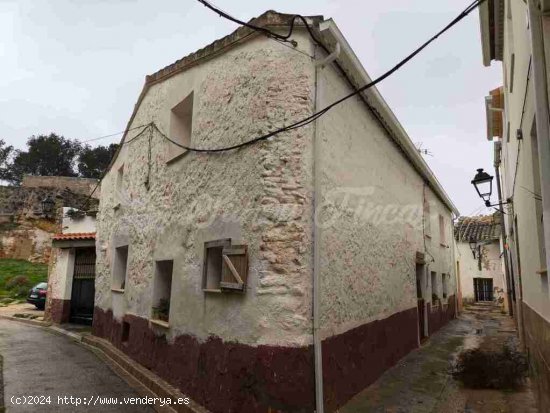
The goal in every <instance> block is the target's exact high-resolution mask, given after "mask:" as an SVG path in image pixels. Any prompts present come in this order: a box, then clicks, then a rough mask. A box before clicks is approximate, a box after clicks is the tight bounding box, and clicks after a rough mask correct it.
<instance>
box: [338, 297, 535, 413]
mask: <svg viewBox="0 0 550 413" xmlns="http://www.w3.org/2000/svg"><path fill="white" fill-rule="evenodd" d="M505 342H507V343H510V344H511V345H512V346H517V345H518V339H517V336H516V330H515V326H514V323H513V320H512V319H511V318H510V317H508V316H506V315H504V314H501V312H500V309H498V308H497V307H495V306H493V305H492V304H475V305H473V306H470V307H468V308H465V309H464V311H463V313H462V314H461V316H460V317H459V318H458V319H457V320H454V321H452V322H450V323H449V324H448V325H447V326H445V327H443V328H442V329H441V330H440V331H439V332H437V333H436V334H435V335H433V336H432V337H431V338H430V339H429V340H428V341H427V342H426V343H425V344H424V345H423V346H422V347H421V348H420V349H418V350H416V351H413V352H412V353H411V354H409V355H408V356H407V357H405V358H404V359H403V360H401V362H400V363H399V364H398V365H397V366H395V367H394V368H392V369H390V370H388V371H387V372H386V373H385V374H384V375H382V377H380V378H379V379H378V380H377V381H376V382H375V383H374V384H373V385H371V386H369V387H368V388H367V389H365V390H364V391H363V392H361V393H359V394H358V395H357V396H355V397H354V398H353V399H352V400H350V402H349V403H347V404H346V405H345V406H344V407H343V408H341V409H340V410H339V413H463V412H464V413H537V412H538V410H537V408H536V402H535V398H534V395H533V393H532V392H531V388H530V383H529V382H528V383H527V384H526V386H524V388H522V389H521V390H519V391H500V390H473V389H466V388H464V387H462V386H461V384H460V383H458V382H457V381H456V380H455V379H454V378H453V377H452V375H451V369H452V365H453V362H454V361H455V359H456V357H457V355H458V354H459V353H460V352H461V351H463V350H468V349H473V348H476V347H480V348H482V349H487V350H489V349H494V350H496V349H497V348H499V347H502V345H503V344H504V343H505Z"/></svg>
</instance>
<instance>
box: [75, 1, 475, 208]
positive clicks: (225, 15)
mask: <svg viewBox="0 0 550 413" xmlns="http://www.w3.org/2000/svg"><path fill="white" fill-rule="evenodd" d="M198 1H199V2H200V3H202V4H203V5H205V6H206V7H207V8H209V9H211V10H213V11H214V12H216V13H218V14H219V15H220V16H221V17H223V18H225V19H228V20H230V21H233V22H234V23H237V24H240V25H241V26H245V27H248V28H250V29H252V30H254V31H256V32H260V33H262V34H264V35H266V36H267V37H269V38H272V39H274V40H277V41H279V42H283V43H284V42H288V43H291V44H292V45H293V46H296V45H297V44H296V42H294V41H291V40H289V38H290V36H291V35H292V33H293V30H294V24H295V21H296V20H301V21H302V22H303V24H304V26H305V27H306V29H307V31H308V33H309V35H310V36H311V38H312V39H313V41H314V42H315V43H316V44H318V45H319V46H320V47H321V48H322V49H323V50H324V51H325V52H326V53H329V50H328V49H327V47H326V46H325V45H324V44H323V43H322V42H321V41H320V40H319V39H317V37H316V36H315V34H314V32H313V30H312V29H311V27H310V25H309V23H308V22H307V20H306V18H305V17H303V16H301V15H295V16H294V17H293V18H292V20H291V23H290V28H289V32H288V34H286V35H281V34H278V33H275V32H272V31H270V30H269V29H267V28H265V27H260V26H256V25H254V24H251V23H246V22H244V21H241V20H239V19H236V18H234V17H233V16H231V15H229V14H228V13H226V12H224V11H223V10H221V9H219V8H216V7H214V6H213V5H211V4H210V3H208V2H207V1H206V0H198ZM484 1H485V0H475V1H474V2H473V3H471V4H470V5H469V6H468V7H467V8H466V9H464V10H463V11H462V12H461V13H460V14H459V15H458V16H457V17H455V18H454V19H453V20H452V21H451V22H450V23H448V24H447V25H446V26H445V27H444V28H443V29H441V30H440V31H439V32H437V33H436V34H435V35H434V36H432V37H431V38H429V39H428V40H427V41H426V42H425V43H423V44H422V45H421V46H420V47H418V48H417V49H416V50H414V51H413V52H412V53H411V54H409V55H408V56H407V57H405V58H404V59H403V60H401V61H400V62H399V63H397V64H396V65H395V66H394V67H392V68H391V69H390V70H388V71H387V72H385V73H384V74H382V75H381V76H379V77H378V78H376V79H375V80H373V81H371V82H370V83H367V84H366V85H364V86H362V87H360V88H356V89H355V90H354V91H353V92H351V93H349V94H347V95H346V96H344V97H342V98H340V99H338V100H337V101H335V102H333V103H331V104H330V105H328V106H326V107H325V108H323V109H321V110H319V111H318V112H316V113H313V114H312V115H310V116H308V117H306V118H303V119H301V120H299V121H296V122H294V123H292V124H290V125H287V126H284V127H282V128H279V129H276V130H274V131H271V132H268V133H266V134H264V135H261V136H257V137H256V138H253V139H251V140H248V141H245V142H242V143H240V144H235V145H232V146H228V147H223V148H215V149H205V148H193V147H189V146H186V145H182V144H180V143H179V142H176V141H174V140H172V139H170V138H169V137H168V136H167V135H166V134H164V133H163V132H162V131H161V130H160V129H159V128H158V126H157V125H156V124H155V123H154V122H151V123H149V124H147V125H140V126H136V127H134V128H130V129H127V130H125V131H122V132H120V133H126V132H128V131H131V130H135V129H139V128H143V130H142V131H140V133H138V134H137V135H136V136H134V137H133V138H132V139H130V140H129V141H126V142H123V143H122V145H125V144H129V143H131V142H133V141H134V140H136V139H137V138H138V137H140V136H141V135H142V134H143V133H144V132H145V131H146V130H148V129H149V128H154V129H155V130H156V131H157V132H158V133H159V134H160V135H161V136H162V137H163V138H164V139H166V140H168V141H169V142H171V143H172V144H174V145H176V146H178V147H180V148H183V149H186V150H188V151H193V152H200V153H217V152H225V151H230V150H233V149H239V148H242V147H245V146H249V145H252V144H254V143H256V142H260V141H263V140H267V139H269V138H271V137H273V136H275V135H278V134H280V133H282V132H288V131H291V130H294V129H298V128H301V127H304V126H306V125H308V124H310V123H312V122H314V121H315V120H317V119H318V118H319V117H321V116H323V115H324V114H325V113H327V112H328V111H329V110H331V109H332V108H333V107H335V106H337V105H339V104H340V103H342V102H344V101H346V100H348V99H350V98H351V97H353V96H356V95H358V94H359V93H361V92H363V91H365V90H367V89H369V88H371V87H374V86H375V85H377V84H378V83H380V82H381V81H383V80H384V79H386V78H388V77H389V76H391V75H392V74H393V73H395V72H396V71H397V70H399V69H400V68H401V67H402V66H404V65H405V64H406V63H408V62H409V61H410V60H411V59H413V58H414V57H415V56H416V55H417V54H419V53H420V52H421V51H422V50H424V49H425V48H426V47H427V46H428V45H430V44H431V43H432V42H433V41H435V40H436V39H437V38H438V37H439V36H441V35H442V34H443V33H445V32H446V31H448V30H449V29H450V28H451V27H453V26H454V25H455V24H457V23H458V22H460V21H461V20H462V19H464V18H465V17H466V16H468V14H470V13H471V12H472V11H473V10H474V9H475V8H477V7H478V6H479V5H481V4H482V3H483V2H484ZM336 64H337V65H338V63H337V62H336ZM338 67H340V66H339V65H338ZM120 133H115V134H111V135H105V136H101V137H98V138H93V139H89V140H86V141H83V143H85V142H91V141H94V140H99V139H104V138H107V137H110V136H115V135H118V134H120ZM107 171H108V168H106V170H105V171H104V172H103V174H102V177H101V179H103V178H104V177H105V175H106V173H107ZM101 179H100V180H99V181H98V183H97V185H96V186H95V188H94V189H93V190H92V192H91V193H90V195H89V196H88V198H87V200H86V201H85V203H84V204H83V207H82V208H85V207H86V206H87V204H88V202H89V200H90V199H91V197H92V195H93V194H94V193H95V191H96V190H97V188H98V187H99V184H100V182H101Z"/></svg>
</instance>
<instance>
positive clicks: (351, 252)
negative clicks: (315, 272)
mask: <svg viewBox="0 0 550 413" xmlns="http://www.w3.org/2000/svg"><path fill="white" fill-rule="evenodd" d="M318 87H319V88H321V97H322V103H321V105H320V107H323V106H325V105H326V104H328V103H330V102H333V101H335V100H337V99H338V98H340V97H342V96H344V95H346V94H348V93H349V92H350V91H351V89H350V87H349V85H348V84H347V83H346V82H345V80H344V79H343V78H342V76H341V75H340V74H339V73H338V72H337V71H336V70H335V69H334V68H325V69H323V70H322V71H321V72H320V74H319V86H318ZM318 127H319V128H320V133H319V135H320V138H321V139H320V140H319V141H316V144H319V145H321V150H320V151H319V153H320V158H319V159H318V160H317V159H316V167H318V168H319V169H320V180H321V183H320V192H321V195H320V196H321V204H322V205H323V208H322V213H321V214H320V216H321V220H320V221H321V229H320V234H321V235H320V242H321V251H322V253H321V300H322V304H321V335H322V336H323V337H327V336H331V335H335V334H340V333H343V332H345V331H347V330H349V329H352V328H354V327H357V326H359V325H362V324H365V323H368V322H371V321H374V320H379V319H383V318H386V317H388V316H390V315H392V314H395V313H397V312H400V311H404V310H408V309H410V308H416V306H417V297H416V261H415V258H416V253H417V252H426V260H427V261H428V264H427V265H426V271H427V272H428V273H429V272H430V271H436V272H437V274H438V277H437V282H438V285H437V286H436V288H437V289H438V291H440V292H441V289H442V287H441V274H442V273H446V274H449V275H450V277H449V284H448V286H449V292H450V294H456V293H455V290H456V284H455V281H454V280H455V272H454V266H453V259H452V256H453V250H452V248H450V246H451V245H452V243H453V235H452V222H451V211H450V210H449V208H448V207H446V206H444V205H443V203H442V202H441V201H440V200H439V198H437V197H436V196H435V194H434V192H433V191H432V190H431V189H430V188H429V187H425V184H424V181H423V179H422V178H421V176H420V175H419V174H418V173H417V172H416V170H415V169H413V167H412V166H411V164H410V162H409V161H408V160H407V159H406V158H405V157H404V155H403V154H402V152H401V151H400V149H399V148H398V147H397V146H396V144H395V143H394V142H393V141H392V139H391V137H390V136H389V135H388V133H387V132H386V131H385V130H384V129H383V128H382V126H381V125H380V123H379V122H378V121H377V120H376V119H375V118H374V116H373V115H372V113H371V112H370V111H369V109H368V108H367V107H366V105H365V104H364V103H363V101H361V100H360V99H359V98H353V99H349V100H348V101H346V102H345V103H343V104H341V105H339V106H337V107H336V108H334V109H333V110H331V111H330V112H328V113H327V115H325V116H323V117H322V118H320V120H319V121H318ZM424 198H425V199H426V201H427V202H428V203H429V205H430V213H429V216H426V221H427V223H426V231H425V230H424V229H423V213H424V212H423V201H424ZM439 215H442V216H443V217H444V222H445V229H444V238H445V239H444V240H441V239H440V232H439ZM429 228H431V231H429ZM424 232H426V234H424ZM423 281H424V283H425V284H424V288H423V290H424V298H426V299H427V300H431V281H430V279H429V277H424V280H423ZM440 296H441V293H440ZM444 301H446V300H444Z"/></svg>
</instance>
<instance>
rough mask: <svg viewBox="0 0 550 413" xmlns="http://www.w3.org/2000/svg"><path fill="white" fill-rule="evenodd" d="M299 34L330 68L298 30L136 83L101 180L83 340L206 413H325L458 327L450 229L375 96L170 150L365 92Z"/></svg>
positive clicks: (280, 24) (233, 38) (253, 35)
mask: <svg viewBox="0 0 550 413" xmlns="http://www.w3.org/2000/svg"><path fill="white" fill-rule="evenodd" d="M291 19H292V16H290V15H284V14H279V13H276V12H271V11H270V12H266V13H265V14H263V15H262V16H260V17H258V18H257V19H255V20H254V23H255V24H256V25H259V26H264V27H269V28H270V29H272V30H280V31H281V32H287V31H288V28H289V25H290V22H291ZM307 21H308V22H309V24H311V25H312V27H313V31H314V33H315V34H316V36H317V37H318V39H320V40H321V41H322V42H323V43H324V44H325V45H326V47H327V48H328V49H329V50H330V51H333V52H331V54H330V56H327V54H326V53H324V52H322V51H321V50H320V49H319V47H316V45H315V42H314V41H313V40H312V38H311V37H310V35H309V34H308V32H307V31H306V30H305V28H304V26H303V24H302V23H300V22H299V21H297V22H296V24H295V28H294V31H293V34H292V37H291V38H292V40H294V41H295V42H296V43H295V46H292V45H290V44H281V43H279V42H277V41H274V40H273V39H272V38H268V37H265V36H263V35H261V34H259V33H257V32H255V31H252V30H251V29H248V28H239V29H238V30H236V31H235V32H233V33H232V34H230V35H228V36H226V37H224V38H222V39H220V40H217V41H215V42H214V43H212V44H210V45H209V46H207V47H205V48H204V49H201V50H199V51H197V52H195V53H192V54H190V55H188V56H186V57H184V58H182V59H181V60H179V61H177V62H176V63H174V64H172V65H169V66H167V67H165V68H164V69H161V70H160V71H158V72H156V73H154V74H152V75H150V76H147V77H146V81H145V86H144V88H143V91H142V92H141V94H140V96H139V99H138V102H137V104H136V105H135V108H134V112H133V113H132V116H131V118H130V121H129V124H128V129H129V131H128V132H127V133H126V134H125V136H124V137H123V139H122V145H121V148H120V149H119V152H118V153H117V155H116V157H115V159H114V160H113V162H112V163H111V165H110V169H109V172H108V173H107V174H106V176H105V177H104V179H103V180H102V185H101V196H100V207H99V213H98V221H97V234H96V248H97V261H96V272H97V275H96V283H95V290H96V291H95V306H96V307H95V313H94V322H93V332H94V334H95V335H97V336H99V337H103V338H105V339H107V340H109V341H111V342H112V343H113V344H114V345H115V346H117V347H118V348H119V349H120V350H122V351H123V352H125V353H126V354H127V355H129V356H130V357H132V358H133V359H134V360H136V361H137V362H139V363H141V364H142V365H144V366H145V367H147V368H148V369H151V370H152V371H154V372H155V373H157V374H158V375H160V376H161V377H162V378H164V379H165V380H167V381H168V382H170V383H171V384H173V385H174V386H176V387H178V388H179V389H181V391H182V392H183V393H185V394H186V395H188V396H190V397H191V398H192V399H194V400H195V401H196V402H198V403H200V404H202V405H203V406H205V407H206V408H207V409H209V410H210V411H212V412H230V411H232V412H236V411H238V412H270V411H271V412H274V411H281V412H282V411H284V412H312V411H314V410H317V411H323V408H324V409H325V410H327V411H334V410H335V409H337V408H338V407H339V406H341V405H343V404H344V403H345V402H346V401H347V400H349V399H350V398H351V397H352V396H353V395H355V394H356V393H357V392H359V391H360V390H362V389H363V388H365V387H366V386H368V385H369V384H370V383H372V382H373V381H374V380H375V379H376V378H377V377H379V376H380V375H381V374H382V373H383V372H384V371H385V370H386V369H388V368H389V367H390V366H392V365H394V364H395V363H396V362H397V361H398V360H399V359H400V358H401V357H403V356H404V355H406V354H407V353H408V352H409V351H411V350H412V349H414V348H416V347H418V346H419V345H420V342H421V339H423V338H425V337H427V336H429V335H430V334H432V333H433V332H434V331H435V330H437V329H438V328H440V327H441V326H442V325H443V324H444V323H445V322H446V321H448V320H449V319H451V318H452V317H454V314H455V301H456V300H455V291H456V278H455V257H454V248H452V243H453V241H454V237H453V226H452V216H453V214H454V215H458V211H456V208H455V207H454V206H453V204H452V202H451V201H450V199H449V198H448V196H447V195H446V193H445V191H444V190H443V188H442V187H441V185H440V184H439V182H438V181H437V179H436V178H435V176H434V175H433V173H432V172H431V170H430V169H429V168H428V166H427V165H426V163H425V162H424V160H423V159H422V157H421V156H420V154H419V153H418V152H417V150H416V148H415V147H414V145H413V143H412V142H411V140H410V138H409V137H408V136H407V134H406V132H405V130H404V129H403V127H402V126H401V125H400V123H399V122H398V120H397V119H396V117H395V115H394V114H393V113H392V112H391V110H390V109H389V107H388V106H387V104H386V103H385V101H384V100H383V98H382V97H381V96H380V94H379V93H378V91H377V90H376V89H375V88H371V89H369V90H367V91H366V92H365V93H363V94H362V95H361V96H357V97H355V98H353V99H349V100H348V101H346V102H345V103H343V104H341V105H339V106H337V107H335V108H334V109H332V110H331V111H329V112H328V113H326V115H324V116H322V117H320V118H318V119H316V120H315V121H314V122H311V123H309V124H308V125H306V126H304V127H301V128H295V129H292V130H290V131H287V132H285V133H282V134H279V135H277V136H274V137H273V138H271V139H268V140H264V141H262V142H257V143H255V144H252V145H248V146H245V147H242V148H240V149H237V150H232V151H225V152H220V153H202V152H197V151H193V150H186V149H183V148H182V147H180V146H178V145H177V144H179V145H183V146H187V147H193V148H202V149H204V148H210V149H214V148H221V147H226V146H230V145H234V144H238V143H241V142H244V141H247V140H249V139H251V138H253V137H254V136H258V135H261V134H262V133H266V132H268V131H270V130H273V129H276V128H278V127H280V126H283V125H285V124H289V123H292V122H293V121H296V120H299V119H302V118H305V117H307V116H309V115H311V114H312V113H313V112H314V111H316V110H319V109H320V108H323V107H325V106H326V105H328V104H329V103H331V102H333V101H335V100H336V99H338V98H340V97H342V96H344V95H346V94H348V93H349V92H350V91H352V90H353V88H355V87H358V86H360V85H363V84H366V83H368V82H369V80H370V79H369V76H368V75H367V73H366V72H365V69H364V68H363V67H362V65H361V64H360V62H359V60H358V59H357V57H356V56H355V55H354V53H353V51H352V50H351V48H350V46H349V45H348V43H347V41H346V39H345V38H344V37H343V35H342V34H341V33H340V31H339V29H338V27H337V26H336V24H335V23H334V22H333V21H332V20H324V19H323V18H322V17H308V18H307ZM288 46H290V47H288ZM140 126H143V127H140ZM174 142H176V143H174Z"/></svg>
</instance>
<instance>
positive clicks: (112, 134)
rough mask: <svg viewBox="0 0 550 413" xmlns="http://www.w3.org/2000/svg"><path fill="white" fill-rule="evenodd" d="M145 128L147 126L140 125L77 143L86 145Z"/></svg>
mask: <svg viewBox="0 0 550 413" xmlns="http://www.w3.org/2000/svg"><path fill="white" fill-rule="evenodd" d="M145 126H147V125H140V126H136V127H133V128H130V129H124V130H123V131H120V132H115V133H111V134H110V135H103V136H99V137H97V138H91V139H86V140H84V141H79V142H80V143H88V142H93V141H98V140H101V139H106V138H111V137H113V136H117V135H122V134H123V133H126V132H130V131H132V130H135V129H139V128H143V127H145Z"/></svg>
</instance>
